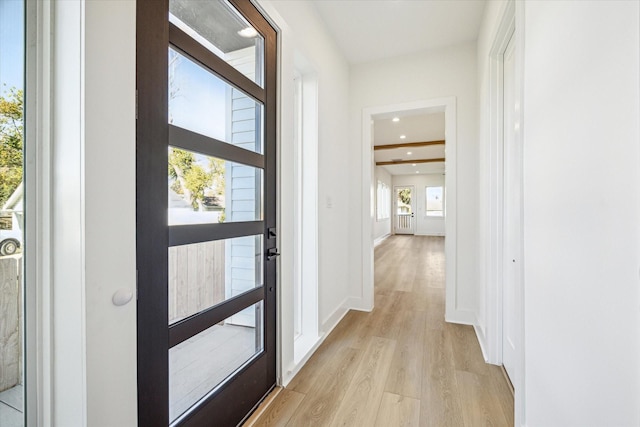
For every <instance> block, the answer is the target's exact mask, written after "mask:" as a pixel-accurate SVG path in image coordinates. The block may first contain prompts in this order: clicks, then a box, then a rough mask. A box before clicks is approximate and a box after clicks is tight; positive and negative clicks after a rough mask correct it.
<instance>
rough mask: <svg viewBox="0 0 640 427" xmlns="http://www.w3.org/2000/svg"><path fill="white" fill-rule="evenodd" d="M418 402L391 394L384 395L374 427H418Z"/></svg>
mask: <svg viewBox="0 0 640 427" xmlns="http://www.w3.org/2000/svg"><path fill="white" fill-rule="evenodd" d="M419 425H420V401H419V400H418V399H412V398H410V397H405V396H401V395H398V394H393V393H386V392H385V393H384V394H383V395H382V401H381V402H380V408H379V409H378V414H377V416H376V424H375V427H418V426H419Z"/></svg>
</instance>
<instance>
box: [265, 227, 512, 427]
mask: <svg viewBox="0 0 640 427" xmlns="http://www.w3.org/2000/svg"><path fill="white" fill-rule="evenodd" d="M253 425H254V426H290V427H301V426H363V427H370V426H371V427H376V426H379V427H395V426H435V427H440V426H453V427H464V426H513V396H512V394H511V392H510V389H509V387H508V385H507V382H506V379H505V378H504V377H503V375H502V372H501V369H500V368H499V367H497V366H492V365H488V364H485V363H484V360H483V358H482V354H481V351H480V347H479V345H478V342H477V339H476V337H475V334H474V331H473V328H472V327H470V326H463V325H454V324H448V323H445V321H444V238H442V237H418V236H415V237H414V236H392V237H390V238H388V239H386V240H385V241H384V242H383V243H382V244H381V245H380V246H378V247H377V248H376V250H375V309H374V310H373V311H372V312H371V313H365V312H357V311H350V312H349V313H348V314H347V315H346V316H345V317H344V319H343V320H342V321H341V322H340V323H339V324H338V326H336V328H335V329H334V330H333V332H332V333H331V334H330V335H329V336H328V337H327V339H326V340H325V342H324V343H323V344H322V345H321V346H320V347H319V348H318V350H317V351H316V353H315V354H314V355H313V356H312V358H311V359H310V360H309V362H308V363H307V364H306V365H305V366H304V367H303V368H302V370H301V371H300V372H299V373H298V375H296V376H295V378H294V379H293V380H292V381H291V383H290V384H289V385H288V386H287V387H286V388H285V389H283V390H281V392H280V393H279V394H278V395H277V396H276V397H275V399H274V400H273V402H272V403H271V404H270V405H269V406H268V407H267V409H266V410H265V411H264V412H263V413H262V415H260V416H259V418H258V419H257V420H256V421H255V423H254V424H253Z"/></svg>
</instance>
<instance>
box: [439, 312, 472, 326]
mask: <svg viewBox="0 0 640 427" xmlns="http://www.w3.org/2000/svg"><path fill="white" fill-rule="evenodd" d="M444 320H446V321H447V322H449V323H458V324H460V325H470V326H475V324H476V314H475V312H473V311H468V310H453V311H452V312H450V313H445V315H444Z"/></svg>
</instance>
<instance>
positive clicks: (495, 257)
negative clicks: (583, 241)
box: [485, 1, 526, 426]
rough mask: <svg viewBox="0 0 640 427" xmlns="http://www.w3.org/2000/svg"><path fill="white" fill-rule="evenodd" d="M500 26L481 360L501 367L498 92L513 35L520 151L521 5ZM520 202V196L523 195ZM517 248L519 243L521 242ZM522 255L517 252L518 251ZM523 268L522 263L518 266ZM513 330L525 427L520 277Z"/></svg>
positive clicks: (492, 90)
mask: <svg viewBox="0 0 640 427" xmlns="http://www.w3.org/2000/svg"><path fill="white" fill-rule="evenodd" d="M501 16H502V17H501V20H500V24H499V26H498V29H497V31H496V33H495V35H494V38H493V40H494V42H493V46H492V48H491V51H490V60H489V63H490V69H489V103H490V105H489V109H490V111H489V114H490V118H489V120H490V125H489V132H490V133H489V147H488V150H489V151H488V153H487V156H488V173H489V175H488V184H489V192H488V195H489V212H488V221H489V222H488V224H487V226H488V245H487V247H486V248H485V249H486V253H487V254H488V259H487V276H486V284H487V292H486V307H487V312H486V315H487V317H486V319H487V323H486V348H485V350H486V357H487V361H488V362H489V363H493V364H497V365H501V364H502V343H503V331H502V328H503V317H504V316H503V298H502V295H503V273H504V263H503V258H504V208H505V200H504V173H503V166H504V161H505V159H504V158H503V153H504V145H503V117H504V105H503V98H502V95H503V93H502V88H503V84H504V76H503V70H502V56H503V54H504V51H505V49H506V48H507V44H508V42H509V40H510V38H511V36H512V35H513V37H514V43H515V49H516V52H515V62H516V63H515V68H516V70H515V94H514V95H515V103H516V104H517V105H518V106H519V108H518V110H517V111H516V114H515V120H516V121H518V123H519V125H520V129H519V133H517V134H516V138H517V139H520V141H519V143H520V144H521V145H522V142H523V141H522V131H523V108H522V105H523V93H524V88H523V80H522V76H523V67H524V56H523V52H524V32H523V23H524V6H523V5H522V4H521V2H516V1H509V2H507V3H506V4H505V7H504V9H503V11H502V13H501ZM523 197H524V195H523ZM521 243H522V239H521ZM520 253H521V254H523V248H521V249H520ZM520 264H521V265H524V264H523V262H521V263H520ZM515 304H516V309H517V311H518V313H517V316H516V323H517V325H516V328H518V329H519V334H518V335H519V336H518V342H517V349H516V350H517V354H516V363H515V365H516V366H515V375H514V378H511V381H512V382H513V385H514V389H515V425H516V426H521V425H526V421H525V409H524V401H525V398H524V390H525V387H524V386H525V382H524V354H525V352H524V341H525V340H524V332H525V331H524V278H523V275H522V274H521V280H520V283H519V289H517V290H516V303H515Z"/></svg>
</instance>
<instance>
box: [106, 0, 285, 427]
mask: <svg viewBox="0 0 640 427" xmlns="http://www.w3.org/2000/svg"><path fill="white" fill-rule="evenodd" d="M137 17H138V18H137V19H138V25H137V27H138V34H137V52H138V54H137V55H138V56H137V94H138V113H137V118H138V121H137V265H138V411H139V425H140V426H154V427H155V426H163V425H164V426H167V425H176V426H177V425H180V426H213V425H215V426H235V425H238V424H239V423H240V422H242V420H243V419H244V418H245V417H246V416H247V415H248V414H249V413H250V412H251V411H252V409H253V408H255V406H256V405H257V404H258V403H259V402H260V400H261V399H262V398H263V397H264V396H265V395H266V394H267V393H268V392H269V391H270V390H271V389H272V388H273V386H274V385H275V382H276V364H275V360H276V359H275V343H276V335H275V328H276V307H275V303H276V298H275V282H276V280H275V278H276V261H275V260H276V255H277V250H276V236H277V230H276V229H275V220H276V191H275V188H276V178H275V177H276V171H275V166H276V157H275V155H276V152H275V132H276V126H275V125H276V116H275V113H276V103H275V100H276V97H275V94H276V32H275V30H274V29H273V28H272V27H271V26H270V25H269V24H268V22H267V21H266V20H265V18H264V17H263V16H262V15H261V14H260V13H259V11H258V10H257V9H256V8H255V7H254V6H253V5H252V3H250V2H249V1H242V0H228V1H224V0H211V1H207V2H200V1H190V0H138V10H137ZM116 173H117V171H116Z"/></svg>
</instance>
